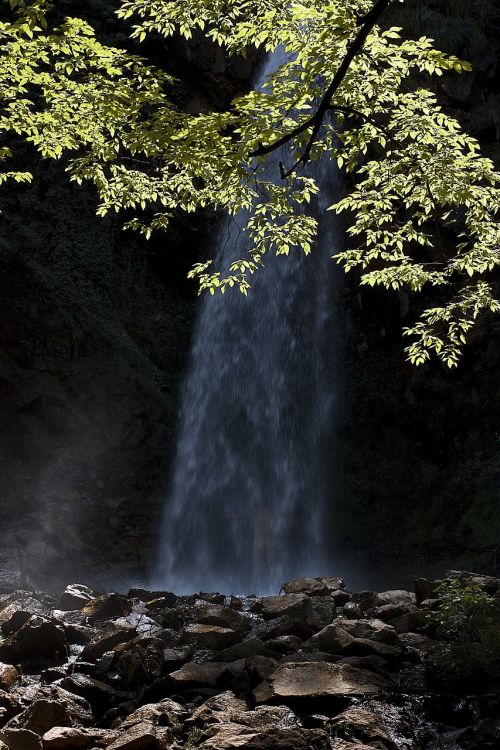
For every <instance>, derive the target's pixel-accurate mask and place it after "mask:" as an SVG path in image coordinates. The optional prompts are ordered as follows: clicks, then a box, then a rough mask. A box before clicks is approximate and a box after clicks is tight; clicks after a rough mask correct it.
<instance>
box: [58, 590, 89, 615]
mask: <svg viewBox="0 0 500 750" xmlns="http://www.w3.org/2000/svg"><path fill="white" fill-rule="evenodd" d="M95 598H96V594H95V592H94V591H92V589H89V588H88V586H83V585H82V584H79V583H73V584H71V585H70V586H66V588H65V589H64V592H63V593H62V595H61V598H60V599H59V605H58V606H59V609H60V610H62V611H63V612H71V611H73V610H80V609H83V607H85V606H86V605H87V604H89V603H90V602H91V600H92V599H95Z"/></svg>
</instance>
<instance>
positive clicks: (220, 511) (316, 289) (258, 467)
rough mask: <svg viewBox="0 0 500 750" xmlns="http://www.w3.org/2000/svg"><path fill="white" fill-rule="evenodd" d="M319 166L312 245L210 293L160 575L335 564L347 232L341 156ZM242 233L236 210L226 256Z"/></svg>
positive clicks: (239, 582)
mask: <svg viewBox="0 0 500 750" xmlns="http://www.w3.org/2000/svg"><path fill="white" fill-rule="evenodd" d="M282 62H284V57H283V53H282V52H280V51H278V52H276V53H274V54H273V55H271V56H270V58H269V59H268V61H267V63H266V65H265V66H264V69H263V70H262V72H261V76H260V78H261V80H260V82H259V84H258V85H262V83H263V82H264V80H265V79H266V78H267V77H268V75H269V74H270V73H271V72H272V71H273V70H275V69H276V68H277V67H278V66H279V65H280V64H281V63H282ZM278 159H279V157H276V163H275V164H273V165H271V166H270V168H272V169H274V170H275V172H274V174H276V175H277V174H279V173H278V166H277V162H278ZM311 173H312V174H313V175H314V176H315V177H316V179H317V180H318V182H319V183H320V187H321V193H320V198H319V199H318V201H317V206H316V210H317V213H318V217H319V218H320V230H319V239H318V242H317V245H316V247H315V248H314V249H313V252H312V255H311V256H309V257H306V256H304V255H303V254H302V252H301V251H299V250H295V252H294V253H293V254H291V255H290V256H289V257H283V256H281V257H266V266H267V267H266V268H265V269H263V270H261V271H260V272H258V273H257V274H256V276H255V277H253V280H252V288H251V290H250V291H249V293H248V297H245V296H243V295H242V294H241V293H240V292H239V290H237V289H234V288H233V289H231V290H228V291H227V292H226V294H225V295H220V294H216V295H215V296H213V297H212V296H210V295H206V296H205V297H204V298H203V301H202V306H201V311H200V316H199V320H198V324H197V328H196V331H195V336H194V344H193V349H192V353H191V364H190V370H189V373H188V375H187V379H186V382H185V385H184V392H183V399H182V408H181V415H180V425H179V437H178V445H177V453H176V458H175V464H174V470H173V477H172V484H171V493H170V497H169V499H168V501H167V503H166V508H165V514H164V520H163V525H162V530H161V542H160V550H159V558H158V564H157V570H156V573H155V583H156V585H160V586H161V587H163V588H169V589H170V590H174V591H176V592H180V593H188V592H193V591H199V590H204V591H223V592H225V593H230V592H234V593H236V592H240V593H243V592H246V593H248V592H256V593H260V594H263V593H268V592H277V591H278V590H279V588H280V585H281V583H282V582H283V581H284V580H288V579H291V578H294V577H298V576H301V575H322V574H325V573H328V572H329V571H330V572H332V567H331V566H332V554H331V547H332V539H331V536H330V515H331V512H330V507H331V499H332V484H334V477H332V476H331V475H332V471H331V462H332V456H331V450H332V448H331V435H332V426H333V419H334V413H335V400H336V398H335V397H336V393H337V392H338V389H337V387H336V379H337V376H336V372H337V370H338V367H337V362H336V351H337V350H338V339H339V325H337V320H336V317H337V314H336V304H335V296H336V288H338V283H337V282H336V279H338V275H339V272H338V270H337V269H336V267H335V263H334V261H333V260H332V259H331V256H332V255H333V254H334V253H335V252H338V251H339V250H341V249H342V247H341V243H342V242H343V232H342V230H341V227H340V223H339V220H338V219H337V218H336V216H335V214H334V213H333V212H327V211H326V208H327V206H328V205H330V204H331V203H332V202H334V200H335V197H336V195H337V194H338V190H339V188H338V174H337V173H336V170H335V168H334V166H333V164H332V163H331V162H327V163H326V164H323V165H322V164H320V165H315V166H313V168H312V172H311ZM321 196H326V198H325V197H321ZM244 243H245V235H244V234H243V232H241V230H240V229H239V227H238V223H237V222H236V221H235V220H234V219H233V220H228V221H227V222H226V223H225V224H224V226H223V227H222V228H221V230H220V233H219V236H218V239H217V245H218V247H217V251H216V260H217V262H218V263H219V264H222V263H224V265H225V266H227V265H228V263H229V261H230V260H232V259H235V258H239V257H243V256H244ZM336 570H337V569H335V571H334V572H336Z"/></svg>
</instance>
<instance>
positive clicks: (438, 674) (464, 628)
mask: <svg viewBox="0 0 500 750" xmlns="http://www.w3.org/2000/svg"><path fill="white" fill-rule="evenodd" d="M436 596H438V597H439V598H440V600H441V601H440V604H439V607H438V608H437V609H436V610H435V611H434V612H431V613H430V614H429V621H430V623H431V624H433V625H434V626H435V627H436V636H437V638H438V639H439V645H438V646H437V648H436V649H435V650H434V651H433V652H431V654H430V655H429V664H428V666H429V670H430V674H431V677H432V679H434V680H435V681H437V682H439V683H445V684H446V685H447V686H448V687H457V686H459V687H462V686H463V687H468V688H470V687H484V686H486V685H489V684H491V682H496V681H498V680H500V626H499V611H498V604H497V602H496V600H495V599H493V597H491V596H489V595H488V594H487V593H486V592H485V591H483V589H482V588H481V586H480V585H479V584H477V583H475V582H474V581H472V580H470V579H453V580H448V581H445V582H444V583H443V584H441V586H440V587H439V588H438V589H437V591H436Z"/></svg>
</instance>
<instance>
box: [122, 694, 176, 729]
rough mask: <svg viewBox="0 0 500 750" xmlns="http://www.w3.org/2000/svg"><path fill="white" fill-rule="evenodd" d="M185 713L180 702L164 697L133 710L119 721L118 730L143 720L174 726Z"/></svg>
mask: <svg viewBox="0 0 500 750" xmlns="http://www.w3.org/2000/svg"><path fill="white" fill-rule="evenodd" d="M185 715H186V709H185V708H183V706H181V704H180V703H177V702H176V701H173V700H171V699H170V698H165V699H164V700H162V701H159V702H158V703H147V704H146V705H144V706H141V707H140V708H138V709H136V710H135V711H133V712H132V713H131V714H129V716H127V718H126V719H124V720H123V721H122V722H121V724H120V726H119V729H120V731H121V730H124V729H130V728H131V727H133V726H136V725H137V724H143V723H144V722H149V723H150V724H153V725H155V726H156V725H157V726H162V727H166V726H168V727H176V726H178V724H179V721H180V720H181V719H182V718H184V716H185Z"/></svg>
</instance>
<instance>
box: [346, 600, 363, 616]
mask: <svg viewBox="0 0 500 750" xmlns="http://www.w3.org/2000/svg"><path fill="white" fill-rule="evenodd" d="M342 616H343V617H345V618H346V619H349V620H358V619H359V618H360V617H361V616H362V611H361V607H360V606H359V604H356V602H347V604H345V605H344V606H343V608H342Z"/></svg>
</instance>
